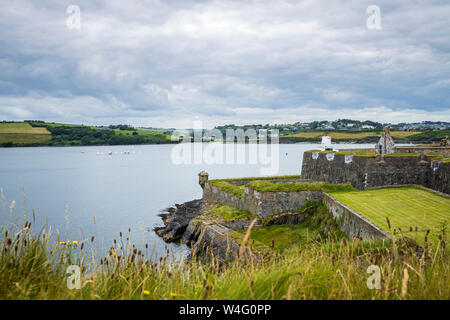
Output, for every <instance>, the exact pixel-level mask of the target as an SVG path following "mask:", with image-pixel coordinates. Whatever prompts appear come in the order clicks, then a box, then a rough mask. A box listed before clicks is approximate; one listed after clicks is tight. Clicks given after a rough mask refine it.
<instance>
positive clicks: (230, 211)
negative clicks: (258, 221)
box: [200, 205, 257, 221]
mask: <svg viewBox="0 0 450 320" xmlns="http://www.w3.org/2000/svg"><path fill="white" fill-rule="evenodd" d="M201 217H207V218H211V219H215V220H221V221H231V220H240V219H254V218H256V217H257V216H256V215H254V214H251V213H250V212H248V211H247V210H239V209H238V208H236V207H233V206H223V205H218V206H216V207H215V208H214V209H212V210H210V211H209V212H207V213H205V214H204V215H202V216H200V218H201Z"/></svg>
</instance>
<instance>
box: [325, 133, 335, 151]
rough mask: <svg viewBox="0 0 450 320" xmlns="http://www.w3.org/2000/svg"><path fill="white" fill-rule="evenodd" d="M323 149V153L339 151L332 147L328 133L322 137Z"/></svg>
mask: <svg viewBox="0 0 450 320" xmlns="http://www.w3.org/2000/svg"><path fill="white" fill-rule="evenodd" d="M321 149H322V151H337V150H334V148H333V146H332V145H331V137H330V136H329V135H327V134H326V133H325V135H324V136H323V137H322V143H321Z"/></svg>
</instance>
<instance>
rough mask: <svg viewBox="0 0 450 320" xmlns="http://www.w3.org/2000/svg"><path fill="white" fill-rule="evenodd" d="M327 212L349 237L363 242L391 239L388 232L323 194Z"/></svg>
mask: <svg viewBox="0 0 450 320" xmlns="http://www.w3.org/2000/svg"><path fill="white" fill-rule="evenodd" d="M324 201H325V204H326V206H327V208H328V211H329V212H330V213H331V214H333V217H334V218H335V220H336V221H337V222H338V224H339V227H340V229H341V230H342V231H343V232H344V233H345V234H346V235H347V236H348V237H349V238H353V237H362V238H363V239H364V240H374V239H384V238H391V235H390V234H389V233H388V232H385V231H383V230H382V229H381V228H379V227H378V226H376V225H375V224H373V223H372V222H370V221H369V220H367V219H366V218H364V217H363V216H361V215H360V214H358V213H357V212H356V211H354V210H353V209H351V208H349V207H347V206H346V205H344V204H343V203H341V202H339V201H338V200H336V199H335V198H333V197H332V196H330V195H329V194H324Z"/></svg>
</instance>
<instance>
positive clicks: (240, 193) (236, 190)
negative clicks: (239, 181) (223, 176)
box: [208, 180, 245, 199]
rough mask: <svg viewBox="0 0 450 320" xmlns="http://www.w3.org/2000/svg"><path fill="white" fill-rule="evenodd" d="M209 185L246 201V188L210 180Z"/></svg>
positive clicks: (222, 181)
mask: <svg viewBox="0 0 450 320" xmlns="http://www.w3.org/2000/svg"><path fill="white" fill-rule="evenodd" d="M208 183H210V184H211V185H213V186H215V187H217V188H219V189H222V190H223V191H225V192H227V193H229V194H231V195H233V196H235V197H238V198H239V199H244V196H245V186H243V185H242V186H235V185H234V184H231V183H229V182H227V181H225V180H209V181H208Z"/></svg>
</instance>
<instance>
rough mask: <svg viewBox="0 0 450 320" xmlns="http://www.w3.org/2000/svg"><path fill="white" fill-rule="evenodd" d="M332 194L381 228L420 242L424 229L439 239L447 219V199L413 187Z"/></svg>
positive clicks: (432, 238) (449, 207) (449, 215)
mask: <svg viewBox="0 0 450 320" xmlns="http://www.w3.org/2000/svg"><path fill="white" fill-rule="evenodd" d="M333 197H335V198H336V199H337V200H339V201H341V202H342V203H344V204H346V205H348V206H349V207H351V208H353V209H354V210H356V211H357V212H358V213H360V214H362V215H363V216H364V217H366V218H367V219H369V220H370V221H372V222H373V223H375V224H376V225H377V226H379V227H380V228H382V229H384V230H386V231H390V232H392V233H393V232H394V228H395V229H396V232H397V233H398V232H400V233H401V234H402V235H405V236H407V237H409V238H412V239H414V240H415V241H417V242H418V243H419V244H424V243H425V235H426V234H427V230H430V232H429V235H428V237H427V240H428V241H429V242H431V243H435V244H436V243H439V241H440V240H439V236H440V235H441V234H442V232H443V231H445V229H446V228H447V226H448V224H449V222H450V199H449V198H445V197H442V196H439V195H437V194H435V193H433V192H430V191H426V190H423V189H419V188H415V187H399V188H384V189H373V190H365V191H355V192H347V193H338V194H335V193H333ZM387 218H388V219H389V221H390V226H389V225H388V222H387ZM444 233H445V232H444Z"/></svg>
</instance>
